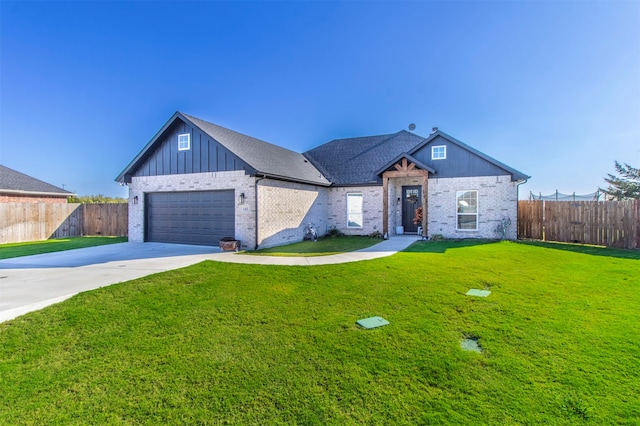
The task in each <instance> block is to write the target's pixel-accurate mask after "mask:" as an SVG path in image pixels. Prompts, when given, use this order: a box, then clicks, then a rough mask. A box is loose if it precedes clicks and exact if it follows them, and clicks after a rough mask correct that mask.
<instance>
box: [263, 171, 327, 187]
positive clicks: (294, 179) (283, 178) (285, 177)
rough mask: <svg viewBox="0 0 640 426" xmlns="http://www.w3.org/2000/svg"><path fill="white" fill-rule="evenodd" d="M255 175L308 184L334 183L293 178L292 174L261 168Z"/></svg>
mask: <svg viewBox="0 0 640 426" xmlns="http://www.w3.org/2000/svg"><path fill="white" fill-rule="evenodd" d="M255 175H256V176H263V177H265V178H267V179H276V180H282V181H286V182H295V183H304V184H307V185H316V186H327V187H328V186H331V185H332V184H331V182H329V181H328V180H327V181H326V182H325V181H322V182H318V181H311V180H305V179H298V178H292V177H290V176H283V175H279V174H277V173H269V172H261V171H259V170H256V172H255Z"/></svg>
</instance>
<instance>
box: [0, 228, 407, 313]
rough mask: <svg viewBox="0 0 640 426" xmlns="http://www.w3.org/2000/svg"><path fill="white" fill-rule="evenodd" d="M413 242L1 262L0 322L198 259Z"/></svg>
mask: <svg viewBox="0 0 640 426" xmlns="http://www.w3.org/2000/svg"><path fill="white" fill-rule="evenodd" d="M416 240H417V237H416V236H396V237H393V238H391V239H389V240H386V241H383V242H380V243H379V244H376V245H374V246H372V247H368V248H366V249H363V250H358V251H355V252H350V253H342V254H335V255H330V256H317V257H279V256H253V255H241V254H236V253H232V252H226V253H223V252H220V249H219V248H217V247H205V246H188V245H180V244H161V243H122V244H111V245H106V246H98V247H89V248H85V249H76V250H69V251H63V252H56V253H47V254H40V255H36V256H25V257H17V258H13V259H5V260H0V322H3V321H8V320H10V319H13V318H16V317H18V316H20V315H24V314H26V313H28V312H33V311H36V310H39V309H42V308H44V307H46V306H49V305H52V304H54V303H58V302H61V301H63V300H66V299H68V298H70V297H72V296H74V295H76V294H78V293H80V292H83V291H88V290H93V289H96V288H100V287H105V286H108V285H111V284H116V283H119V282H123V281H129V280H132V279H136V278H141V277H144V276H147V275H150V274H154V273H158V272H164V271H168V270H172V269H177V268H183V267H186V266H190V265H193V264H196V263H199V262H202V261H203V260H214V261H219V262H229V263H246V264H259V265H299V266H306V265H329V264H336V263H346V262H357V261H361V260H370V259H376V258H379V257H385V256H390V255H392V254H394V253H396V252H398V251H402V250H404V249H405V248H407V247H408V246H409V245H411V244H412V243H413V242H415V241H416Z"/></svg>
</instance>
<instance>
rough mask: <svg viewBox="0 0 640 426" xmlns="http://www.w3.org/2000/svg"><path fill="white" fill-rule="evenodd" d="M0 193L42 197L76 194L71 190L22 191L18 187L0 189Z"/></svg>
mask: <svg viewBox="0 0 640 426" xmlns="http://www.w3.org/2000/svg"><path fill="white" fill-rule="evenodd" d="M0 194H10V195H37V196H43V197H71V196H74V195H77V194H74V193H73V192H39V191H23V190H20V189H0Z"/></svg>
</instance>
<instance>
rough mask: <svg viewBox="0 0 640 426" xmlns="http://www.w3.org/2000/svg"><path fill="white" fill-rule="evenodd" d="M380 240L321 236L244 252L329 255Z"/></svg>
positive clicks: (262, 254)
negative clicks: (316, 238)
mask: <svg viewBox="0 0 640 426" xmlns="http://www.w3.org/2000/svg"><path fill="white" fill-rule="evenodd" d="M380 242H382V240H381V239H380V238H370V237H360V236H340V237H321V238H319V239H318V241H300V242H297V243H292V244H287V245H285V246H279V247H271V248H266V249H260V250H255V251H248V252H243V254H255V255H260V256H288V257H296V256H305V257H309V256H328V255H331V254H337V253H346V252H350V251H356V250H360V249H363V248H367V247H371V246H372V245H374V244H378V243H380Z"/></svg>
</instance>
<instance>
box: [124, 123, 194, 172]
mask: <svg viewBox="0 0 640 426" xmlns="http://www.w3.org/2000/svg"><path fill="white" fill-rule="evenodd" d="M176 118H180V119H182V120H185V121H188V122H190V123H191V120H189V119H188V118H186V117H185V116H184V115H183V114H182V113H181V112H180V111H176V112H175V113H174V114H173V115H172V116H171V118H169V120H167V122H166V123H164V125H163V126H162V127H161V128H160V130H158V132H157V133H156V134H155V135H154V136H153V137H152V138H151V140H150V141H149V142H148V143H147V144H146V145H145V146H144V148H142V150H141V151H140V152H139V153H138V155H136V156H135V157H134V158H133V160H131V162H130V163H129V164H128V165H127V167H125V168H124V169H123V170H122V172H120V174H119V175H118V177H116V179H115V180H116V182H120V183H131V180H129V181H126V180H125V177H126V175H130V176H131V175H132V173H131V171H132V170H133V169H135V168H136V167H138V166H139V165H140V164H139V163H140V162H141V161H142V160H143V159H144V157H145V155H146V154H147V152H149V151H150V150H151V148H152V147H153V146H154V145H155V143H156V141H157V140H158V139H159V138H160V137H161V136H162V135H163V134H164V132H165V131H166V130H167V129H168V128H169V127H170V126H171V125H172V124H173V122H174V121H175V120H176ZM191 124H193V123H191ZM194 125H195V124H194ZM196 127H197V126H196Z"/></svg>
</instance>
